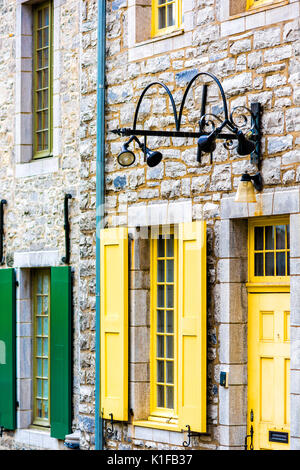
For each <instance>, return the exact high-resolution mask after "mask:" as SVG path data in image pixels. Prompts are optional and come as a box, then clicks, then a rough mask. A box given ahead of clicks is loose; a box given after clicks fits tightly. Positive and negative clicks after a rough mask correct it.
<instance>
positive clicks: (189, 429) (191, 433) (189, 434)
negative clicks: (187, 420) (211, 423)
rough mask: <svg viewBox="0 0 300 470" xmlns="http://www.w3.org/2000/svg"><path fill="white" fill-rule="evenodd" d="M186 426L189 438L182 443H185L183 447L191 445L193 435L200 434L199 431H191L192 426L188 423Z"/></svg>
mask: <svg viewBox="0 0 300 470" xmlns="http://www.w3.org/2000/svg"><path fill="white" fill-rule="evenodd" d="M186 428H187V430H188V432H187V436H188V440H187V441H183V443H182V445H183V447H190V445H191V437H196V436H199V433H198V432H191V426H190V425H189V424H187V425H186Z"/></svg>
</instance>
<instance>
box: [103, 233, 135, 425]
mask: <svg viewBox="0 0 300 470" xmlns="http://www.w3.org/2000/svg"><path fill="white" fill-rule="evenodd" d="M100 238H101V371H100V373H101V410H103V417H104V418H105V419H110V414H111V413H112V414H113V419H114V420H116V421H127V419H128V232H127V229H125V228H110V229H103V230H101V235H100Z"/></svg>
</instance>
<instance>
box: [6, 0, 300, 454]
mask: <svg viewBox="0 0 300 470" xmlns="http://www.w3.org/2000/svg"><path fill="white" fill-rule="evenodd" d="M32 3H33V2H30V1H24V0H17V1H15V0H2V1H1V0H0V18H1V22H0V85H1V86H0V143H1V149H2V150H1V159H0V198H5V199H7V201H8V204H7V207H6V209H5V259H6V265H7V266H13V267H15V268H16V269H17V273H18V277H19V283H20V287H19V292H18V300H17V312H18V313H17V314H18V323H19V330H18V347H19V348H24V349H22V350H25V351H27V354H28V351H30V341H31V335H30V299H29V294H28V292H26V289H24V288H23V287H24V286H26V282H27V281H26V279H27V280H28V277H27V278H26V276H28V272H29V269H30V268H32V267H37V266H50V265H52V266H53V265H60V264H61V257H62V256H63V255H64V229H63V224H64V221H63V197H64V194H65V193H67V192H68V193H71V194H72V196H73V199H72V201H71V203H70V221H71V265H72V267H73V269H74V279H75V283H74V315H75V318H74V325H75V329H74V346H73V348H74V359H75V360H74V366H73V367H74V393H73V396H74V410H73V413H74V420H73V430H74V431H75V430H80V446H81V449H93V448H94V445H95V341H96V327H95V316H96V311H95V303H96V300H95V272H96V271H95V270H96V267H95V266H96V259H95V245H96V133H97V128H96V127H97V126H96V105H97V3H98V2H97V1H96V0H80V1H76V0H54V10H55V15H56V16H55V18H56V22H55V28H56V29H55V31H56V33H57V34H56V35H55V54H54V55H55V57H54V82H55V93H54V108H55V113H54V136H55V137H54V148H55V151H54V155H53V157H51V158H49V159H45V160H44V161H42V160H39V161H31V157H30V150H28V147H30V139H29V142H28V141H27V140H26V139H27V138H29V137H28V134H27V133H26V132H24V130H26V122H27V121H28V119H29V120H30V118H28V113H29V114H30V112H31V109H30V106H29V105H30V100H29V98H28V96H30V86H31V85H30V81H28V80H27V79H28V75H29V74H30V73H31V68H30V67H31V65H30V64H31V55H30V54H31V46H30V29H28V28H29V25H30V23H28V17H30V5H31V4H32ZM106 3H107V18H106V19H107V34H106V41H107V43H106V49H107V57H106V83H107V87H106V115H105V119H106V135H105V137H106V158H105V184H106V192H105V197H106V199H105V211H106V212H105V216H106V219H105V220H106V226H107V227H112V226H119V225H128V226H129V227H130V235H131V236H132V237H133V238H135V237H137V233H138V231H139V230H140V232H142V233H143V230H147V229H146V227H148V226H155V225H157V223H161V221H166V214H168V215H167V217H168V218H167V223H168V224H172V223H175V224H176V223H178V222H181V221H183V219H184V220H202V219H205V220H206V222H207V240H208V247H207V250H208V258H207V264H208V299H209V302H208V335H207V337H208V350H207V355H208V377H207V381H208V394H207V396H208V399H207V400H208V403H207V414H208V433H207V434H206V435H203V436H199V437H197V438H194V439H193V441H192V448H193V449H209V450H217V449H241V448H243V445H244V437H245V434H246V420H247V416H246V415H247V290H246V286H245V283H246V282H247V266H248V253H247V219H249V218H252V217H257V216H276V215H282V214H285V215H289V216H290V225H291V363H292V365H291V409H292V410H293V413H291V416H292V421H291V446H292V448H294V449H299V448H300V429H299V422H300V421H299V419H298V417H299V409H300V408H299V407H300V404H299V397H300V386H299V370H300V365H299V359H298V356H299V341H298V336H299V321H300V319H299V311H300V298H299V295H298V293H297V292H299V286H298V282H299V275H300V268H299V266H300V265H299V258H300V251H299V250H300V248H299V230H300V224H299V217H300V202H299V181H300V148H299V145H300V139H299V130H300V121H299V105H300V87H299V83H300V81H299V44H300V42H299V15H300V13H299V3H300V2H299V1H298V0H283V1H278V2H277V1H276V2H273V4H272V5H267V6H265V8H262V9H259V10H258V11H252V12H250V13H249V12H243V11H241V12H233V10H232V2H231V1H230V0H183V2H182V3H183V9H184V22H183V25H182V28H180V30H178V31H175V32H173V33H172V34H170V35H168V36H165V37H161V38H159V39H158V38H155V39H151V37H150V34H149V31H150V25H149V21H150V20H149V18H150V17H149V2H148V1H147V0H141V1H135V0H128V1H126V0H122V1H121V0H113V1H109V2H106ZM238 3H239V4H240V3H243V2H238ZM3 19H5V21H4V20H3ZM24 59H25V60H24ZM197 71H206V72H211V73H214V74H216V75H217V76H218V77H219V78H220V80H221V81H222V84H223V86H224V89H225V92H226V97H227V99H228V103H229V107H230V109H233V107H234V106H238V105H247V106H250V105H251V103H252V102H260V103H261V104H262V106H263V116H262V125H263V129H262V132H263V139H262V144H263V162H262V170H261V171H262V175H263V179H264V191H263V193H262V195H261V196H258V202H257V204H252V205H251V204H249V205H247V204H246V205H239V204H234V203H233V197H234V194H235V192H236V189H237V186H238V183H239V181H240V177H241V175H242V174H243V172H244V171H249V172H250V173H251V174H253V173H254V172H255V171H256V167H255V166H254V165H252V164H251V163H250V161H249V157H248V156H247V157H240V156H239V155H238V154H237V153H236V151H231V152H230V151H227V150H226V149H224V147H223V146H222V144H218V146H217V149H216V151H215V152H214V158H213V163H212V164H210V160H209V156H208V155H205V156H204V157H203V165H201V166H200V165H198V164H197V162H196V143H195V141H194V140H192V139H178V140H176V141H175V139H167V138H151V139H149V146H150V147H151V148H153V149H160V150H161V151H162V153H163V161H162V163H161V164H160V165H159V166H158V167H156V168H152V169H151V168H149V167H147V166H146V165H145V164H144V162H143V155H142V154H141V152H139V151H138V150H137V149H135V151H136V155H138V158H137V161H136V163H135V164H134V166H133V167H131V168H128V169H122V168H121V167H120V166H119V165H118V163H117V158H116V157H117V156H118V153H119V151H120V149H121V145H122V142H123V141H122V139H120V138H119V137H117V136H115V135H114V134H113V133H112V132H111V131H112V130H113V129H116V128H119V127H131V125H132V121H133V115H134V109H135V105H136V103H137V100H138V98H139V96H140V94H141V92H142V90H143V88H144V87H145V86H146V85H147V84H149V83H150V82H152V81H154V80H160V81H162V82H164V83H165V84H166V85H168V87H169V88H170V90H171V91H172V93H173V95H174V98H175V102H176V105H177V107H178V106H179V105H180V102H181V100H182V97H183V93H184V89H185V86H186V85H187V83H188V81H189V80H190V79H191V78H192V77H193V76H194V75H195V74H196V73H197ZM28 87H29V88H28ZM28 90H29V94H28ZM220 105H221V103H220V99H219V96H218V93H217V90H216V88H215V87H214V86H212V87H210V89H209V95H208V109H209V112H212V113H216V114H218V113H220V110H221V108H220ZM28 106H29V108H28ZM200 107H201V82H199V83H198V84H197V83H196V84H195V86H194V87H193V90H192V91H191V93H190V97H189V99H188V101H187V106H186V111H185V113H184V118H183V126H182V127H183V129H186V130H196V129H197V126H198V119H199V114H200ZM142 125H143V126H144V127H145V128H151V129H161V128H166V129H173V127H174V124H173V117H172V116H171V108H170V104H169V102H168V101H167V99H166V96H165V95H164V94H162V93H161V92H160V91H158V90H156V89H155V88H153V91H152V93H151V92H150V93H149V96H147V97H146V99H145V100H144V102H143V106H142V107H141V112H140V120H139V126H142ZM28 152H29V153H28ZM182 207H184V209H183V210H182ZM179 208H180V209H179ZM181 214H184V215H181ZM185 217H186V218H185ZM142 238H143V237H142ZM142 238H139V242H138V245H137V248H136V249H135V263H134V266H133V267H131V270H130V327H129V330H130V345H129V358H130V364H129V365H130V385H129V404H130V408H133V409H134V411H135V419H146V418H147V413H148V408H149V380H150V379H149V329H150V326H149V246H148V242H147V240H143V239H142ZM233 306H234V308H233ZM233 312H234V313H233ZM221 370H222V371H227V372H228V374H229V387H228V388H226V389H225V388H223V387H220V385H219V373H220V371H221ZM18 374H19V375H18V394H20V396H21V394H22V390H24V391H25V390H29V389H30V380H31V371H30V365H29V369H28V370H27V371H25V373H23V372H22V373H21V372H20V373H19V372H18ZM23 384H24V385H23ZM22 387H24V388H23V389H22ZM28 401H30V399H29V398H28V400H27V402H26V400H25V399H24V400H21V401H20V407H19V409H18V430H17V431H16V432H11V433H5V436H4V437H3V438H2V439H0V448H1V447H3V448H11V449H15V448H51V449H54V448H63V446H62V442H58V441H56V440H51V439H50V438H49V436H45V434H43V433H41V432H39V431H32V430H30V429H29V424H30V419H31V418H30V417H31V415H30V403H28ZM115 429H116V433H115V436H114V438H112V439H109V440H106V442H105V448H108V449H119V450H122V449H178V448H179V449H182V448H183V447H182V442H183V440H184V435H183V434H182V433H181V432H174V431H168V430H162V429H155V428H148V427H142V426H134V425H133V420H132V418H130V419H129V421H128V422H127V423H117V424H116V425H115Z"/></svg>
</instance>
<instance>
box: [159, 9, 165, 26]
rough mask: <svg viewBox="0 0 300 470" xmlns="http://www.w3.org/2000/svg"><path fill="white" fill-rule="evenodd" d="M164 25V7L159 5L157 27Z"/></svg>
mask: <svg viewBox="0 0 300 470" xmlns="http://www.w3.org/2000/svg"><path fill="white" fill-rule="evenodd" d="M165 27H166V7H160V8H159V9H158V29H163V28H165Z"/></svg>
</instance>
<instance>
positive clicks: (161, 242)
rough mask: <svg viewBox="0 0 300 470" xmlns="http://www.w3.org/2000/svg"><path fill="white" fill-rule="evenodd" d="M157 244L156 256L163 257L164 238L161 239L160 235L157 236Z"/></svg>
mask: <svg viewBox="0 0 300 470" xmlns="http://www.w3.org/2000/svg"><path fill="white" fill-rule="evenodd" d="M157 245H158V248H157V252H158V257H159V258H163V257H164V256H165V240H163V239H162V237H161V235H160V236H159V239H158V243H157Z"/></svg>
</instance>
